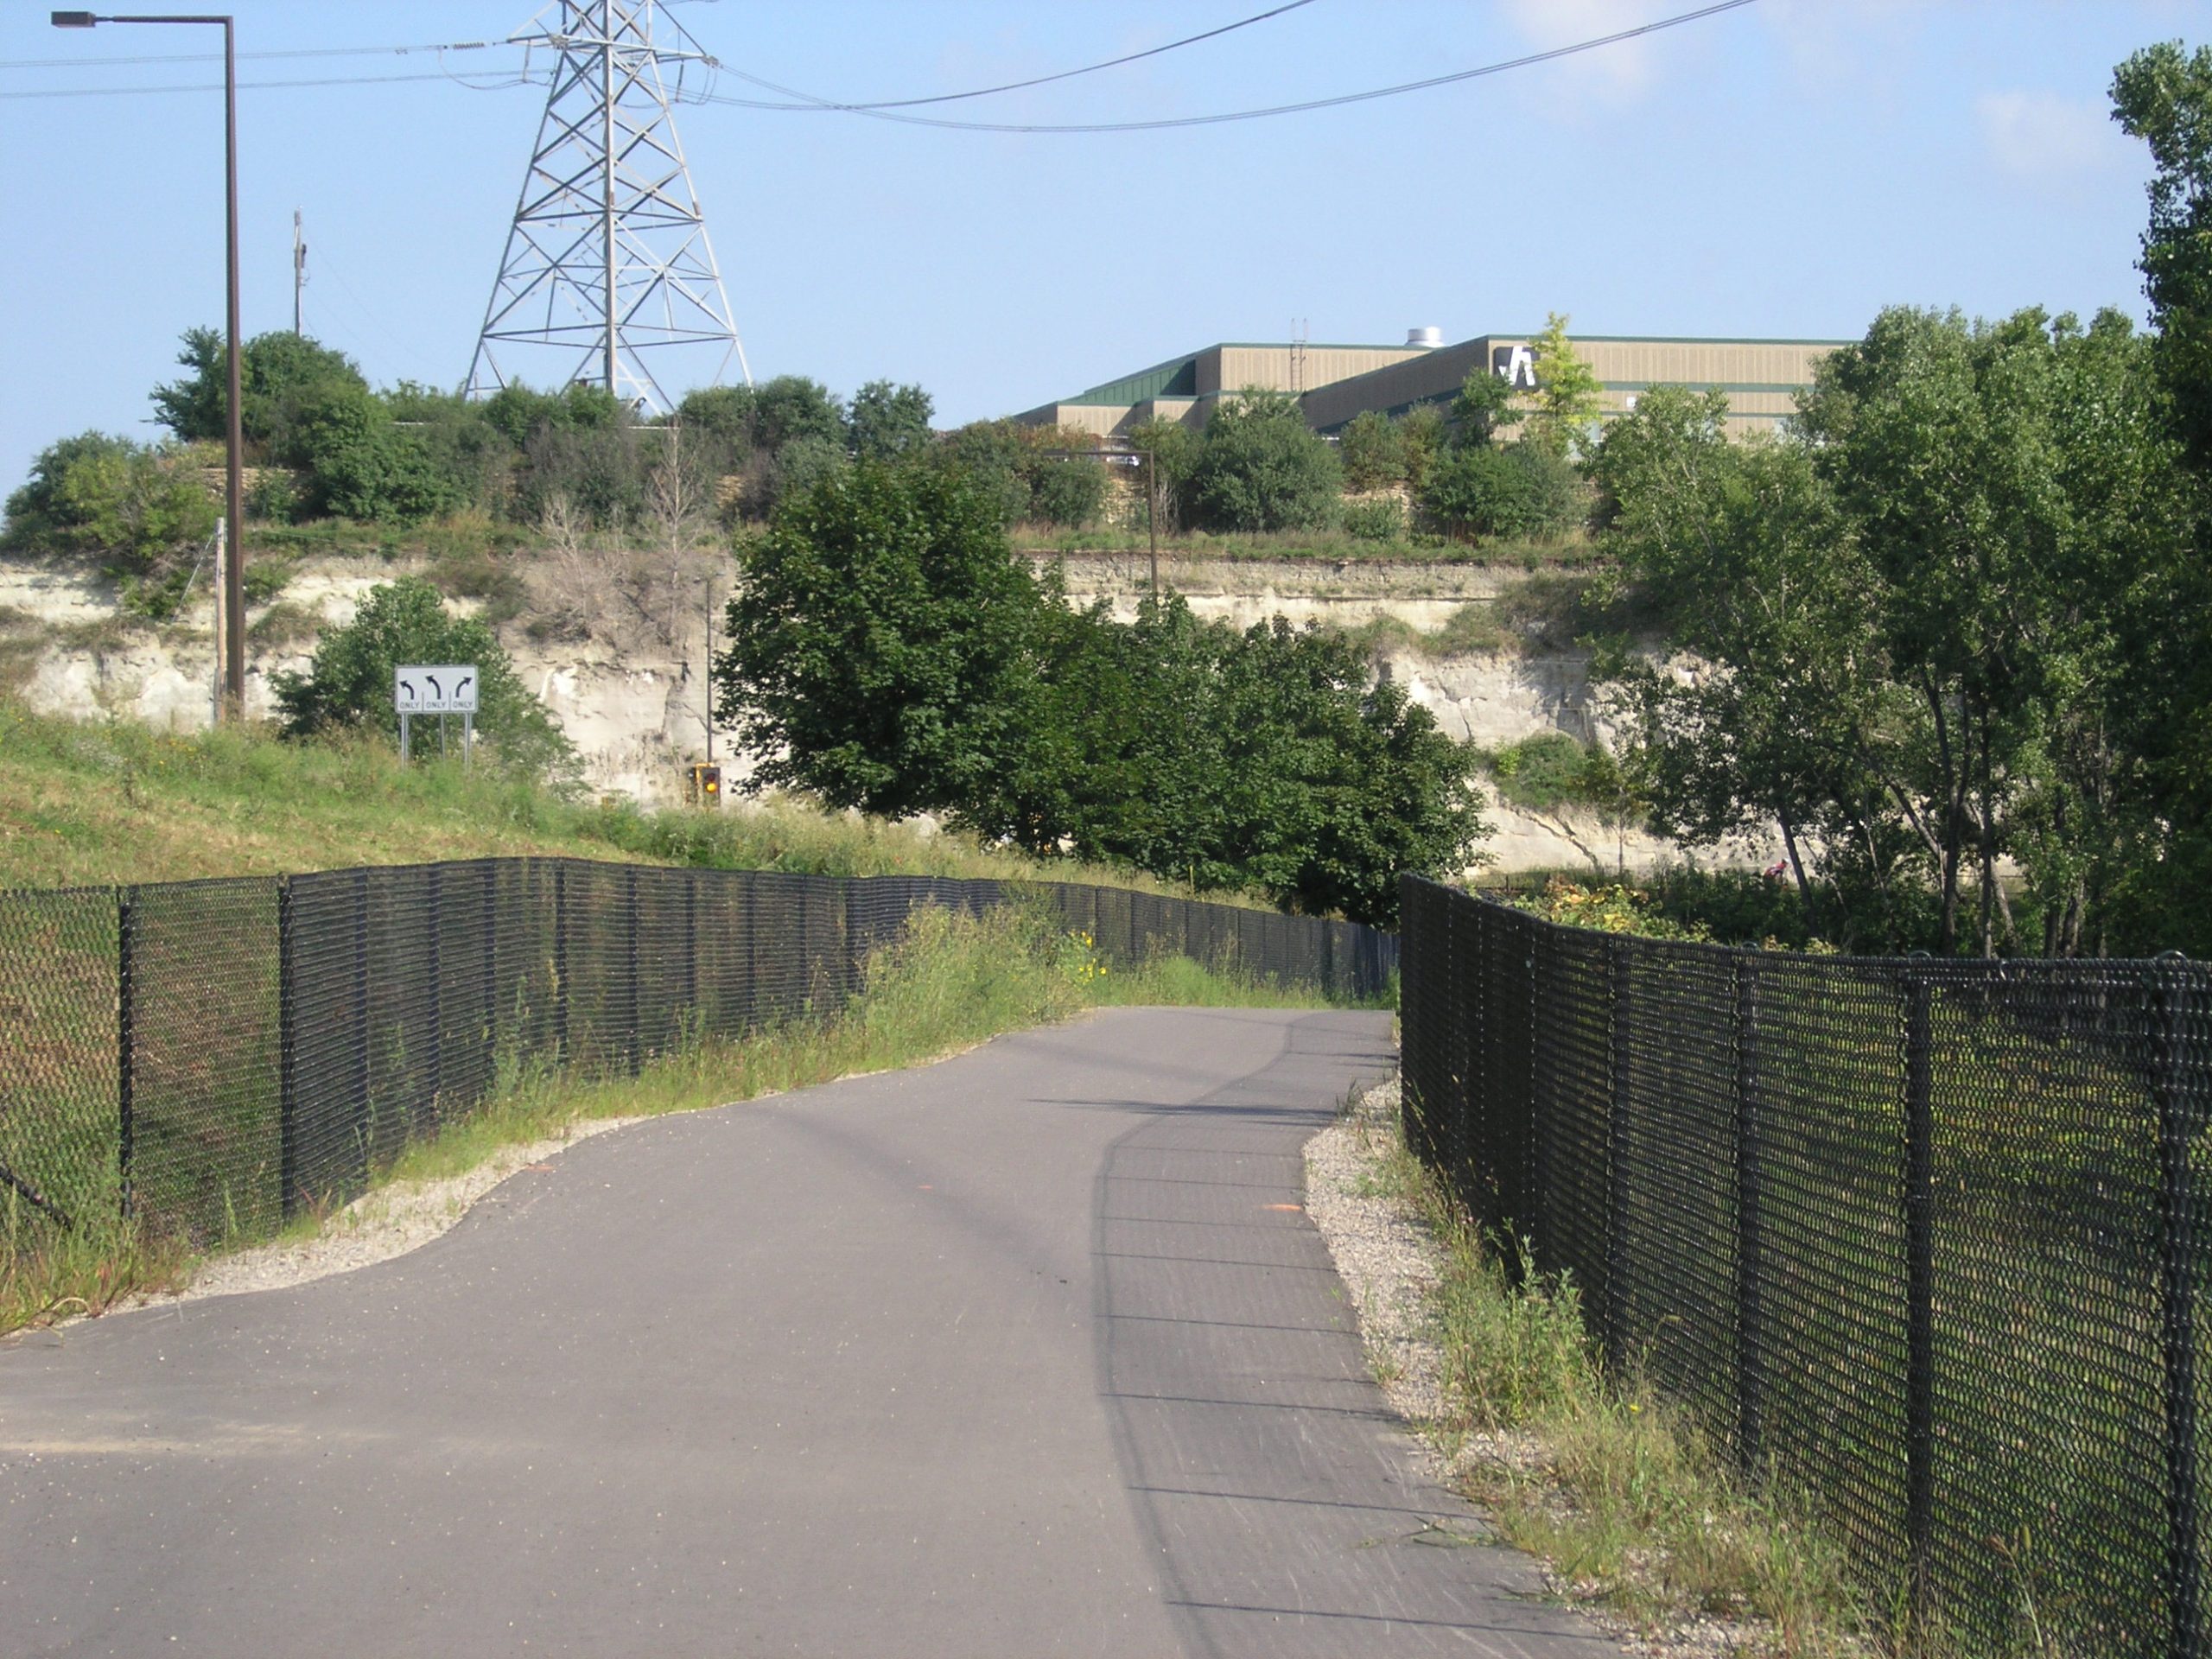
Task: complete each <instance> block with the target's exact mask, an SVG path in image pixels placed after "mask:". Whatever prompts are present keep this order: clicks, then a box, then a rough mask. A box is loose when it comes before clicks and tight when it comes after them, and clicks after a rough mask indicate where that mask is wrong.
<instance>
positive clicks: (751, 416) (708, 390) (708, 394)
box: [676, 386, 759, 463]
mask: <svg viewBox="0 0 2212 1659" xmlns="http://www.w3.org/2000/svg"><path fill="white" fill-rule="evenodd" d="M676 414H677V419H678V420H680V421H682V422H683V432H684V436H685V439H686V440H687V441H690V440H691V439H694V438H702V439H707V440H710V441H712V442H715V443H718V444H720V445H721V448H722V449H723V451H725V452H726V453H727V454H728V457H729V459H730V461H732V462H733V463H734V462H736V461H743V460H744V459H745V458H746V456H747V455H749V454H752V453H753V446H754V444H755V442H757V434H756V430H755V429H756V427H757V424H758V420H759V415H758V399H757V398H756V397H754V395H753V388H752V387H750V386H706V387H702V388H701V389H700V390H698V391H692V392H687V393H686V394H685V395H684V398H683V402H682V403H681V404H677V408H676Z"/></svg>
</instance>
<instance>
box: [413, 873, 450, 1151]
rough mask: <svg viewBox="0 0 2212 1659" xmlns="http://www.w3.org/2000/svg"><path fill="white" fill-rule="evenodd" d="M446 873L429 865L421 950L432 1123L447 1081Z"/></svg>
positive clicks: (428, 1114) (429, 1114) (427, 1114)
mask: <svg viewBox="0 0 2212 1659" xmlns="http://www.w3.org/2000/svg"><path fill="white" fill-rule="evenodd" d="M445 875H446V867H445V866H444V865H442V864H433V865H431V866H430V870H429V878H430V879H429V882H428V884H427V885H428V887H429V893H428V894H427V895H426V899H425V902H426V905H427V907H428V908H429V912H430V914H429V928H428V934H429V950H427V951H426V952H425V953H424V954H425V956H426V957H427V960H426V962H425V963H424V965H423V972H424V974H425V976H427V981H428V983H429V1003H430V1007H429V1021H428V1023H429V1045H430V1068H429V1070H430V1090H429V1111H428V1112H427V1113H425V1114H424V1116H426V1117H427V1118H428V1119H429V1122H432V1123H435V1122H437V1121H438V1096H440V1095H442V1094H443V1093H444V1092H445V1085H446V1039H445V1004H446V997H445V984H444V973H445V889H446V880H445ZM410 1128H411V1126H410Z"/></svg>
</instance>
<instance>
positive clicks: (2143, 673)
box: [1593, 308, 2212, 954]
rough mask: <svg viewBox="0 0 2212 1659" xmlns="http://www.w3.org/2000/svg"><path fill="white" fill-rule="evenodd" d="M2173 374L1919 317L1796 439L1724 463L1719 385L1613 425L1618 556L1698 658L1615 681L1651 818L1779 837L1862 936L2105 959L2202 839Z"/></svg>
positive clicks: (1627, 666) (2106, 343) (1727, 447)
mask: <svg viewBox="0 0 2212 1659" xmlns="http://www.w3.org/2000/svg"><path fill="white" fill-rule="evenodd" d="M2151 385H2152V352H2151V349H2150V348H2149V346H2148V345H2147V343H2146V342H2145V341H2143V340H2139V338H2137V337H2136V336H2135V335H2134V334H2133V330H2132V329H2131V328H2130V327H2129V325H2128V324H2127V322H2126V319H2125V318H2123V317H2120V316H2119V315H2115V314H2106V315H2101V316H2100V317H2099V318H2098V319H2096V320H2095V321H2094V322H2093V323H2092V324H2090V326H2089V327H2088V328H2086V329H2085V328H2083V327H2081V325H2080V324H2078V323H2077V322H2076V321H2075V320H2074V319H2072V318H2070V317H2061V318H2057V319H2056V320H2054V319H2050V318H2048V317H2046V316H2044V315H2043V314H2042V313H2041V312H2037V311H2026V312H2022V313H2020V314H2019V315H2016V316H2013V317H2011V318H2008V319H2005V321H2001V322H1997V323H1969V322H1968V321H1966V320H1965V319H1964V318H1962V317H1961V316H1960V315H1957V314H1956V313H1938V312H1923V311H1914V310H1910V309H1906V308H1897V309H1893V310H1890V311H1885V312H1884V313H1883V314H1882V315H1881V316H1880V317H1878V318H1877V319H1876V321H1875V323H1874V325H1873V327H1872V328H1870V329H1869V330H1868V332H1867V334H1866V338H1865V339H1864V340H1861V341H1859V342H1858V343H1857V344H1856V345H1853V346H1849V347H1847V348H1844V349H1843V350H1840V351H1839V352H1837V353H1834V355H1833V356H1832V357H1830V358H1829V359H1827V361H1826V362H1825V363H1824V364H1823V365H1822V366H1821V369H1820V371H1819V372H1818V375H1817V378H1816V381H1815V386H1814V388H1813V389H1812V391H1810V392H1809V393H1808V394H1807V396H1806V397H1804V398H1803V399H1802V414H1801V416H1800V419H1799V421H1798V423H1796V425H1795V427H1794V429H1792V430H1790V431H1789V432H1788V433H1785V434H1784V435H1782V436H1781V437H1780V438H1778V439H1777V440H1775V441H1771V442H1763V441H1755V442H1750V443H1732V442H1728V441H1727V440H1726V437H1725V435H1724V432H1723V428H1724V424H1725V416H1726V404H1725V399H1723V398H1722V397H1720V396H1719V394H1713V395H1710V396H1708V397H1706V398H1704V399H1702V400H1700V399H1699V398H1697V397H1694V395H1692V394H1688V393H1684V392H1674V391H1654V392H1652V393H1650V394H1648V395H1647V396H1646V397H1645V398H1644V400H1643V404H1642V405H1641V406H1640V407H1639V408H1638V409H1637V411H1636V412H1635V413H1634V414H1633V415H1632V416H1626V417H1624V418H1623V419H1622V420H1620V421H1618V422H1617V423H1615V424H1614V426H1613V427H1612V429H1611V430H1610V431H1609V432H1608V433H1607V435H1606V436H1605V440H1604V442H1602V443H1601V444H1600V446H1599V450H1598V452H1597V455H1596V457H1595V459H1594V461H1593V470H1594V472H1595V473H1596V474H1597V476H1598V479H1599V484H1600V486H1601V489H1602V491H1603V494H1604V498H1605V501H1606V504H1607V505H1606V510H1605V519H1606V524H1607V529H1606V531H1605V544H1606V545H1607V547H1608V548H1609V549H1611V550H1612V551H1613V552H1615V553H1616V555H1617V556H1618V557H1619V560H1620V563H1621V568H1622V570H1623V572H1624V576H1625V577H1626V579H1627V580H1629V581H1630V582H1634V583H1636V584H1637V585H1638V586H1639V587H1640V588H1641V589H1642V591H1643V594H1644V596H1645V598H1646V601H1647V602H1649V603H1651V604H1653V605H1656V606H1657V607H1661V609H1662V611H1663V613H1664V614H1665V616H1666V619H1667V620H1668V623H1669V628H1670V637H1671V638H1672V639H1674V640H1675V643H1676V644H1678V645H1680V646H1681V647H1682V648H1683V649H1685V650H1687V651H1689V652H1694V653H1695V654H1696V656H1697V657H1698V658H1702V659H1703V661H1704V663H1705V664H1707V670H1706V671H1705V672H1703V673H1701V674H1699V675H1693V676H1682V675H1676V674H1673V673H1669V672H1667V671H1663V670H1662V669H1661V668H1659V667H1657V666H1656V665H1654V664H1649V662H1641V663H1640V662H1639V661H1638V659H1637V657H1636V654H1635V653H1633V652H1626V651H1625V650H1616V651H1614V652H1612V653H1611V656H1610V658H1609V659H1608V661H1607V662H1606V663H1605V664H1602V665H1601V673H1602V674H1603V676H1604V677H1605V678H1607V679H1608V680H1609V681H1610V682H1611V684H1612V685H1613V687H1614V690H1615V693H1616V695H1617V696H1618V698H1619V699H1620V712H1621V714H1622V717H1623V718H1624V720H1625V721H1627V722H1628V723H1629V724H1630V727H1631V728H1632V729H1633V730H1634V732H1635V733H1636V734H1637V744H1636V745H1635V753H1634V756H1633V758H1634V759H1635V760H1636V761H1637V765H1638V766H1640V767H1641V768H1642V776H1641V777H1640V779H1639V782H1640V783H1641V784H1642V785H1643V791H1644V793H1645V795H1646V796H1647V798H1649V801H1650V802H1651V804H1652V814H1653V817H1654V819H1655V822H1656V823H1657V824H1658V826H1659V827H1660V828H1662V829H1666V830H1669V831H1670V832H1671V833H1674V834H1675V835H1676V836H1679V837H1681V838H1682V839H1684V840H1686V841H1689V842H1693V843H1694V842H1701V841H1711V840H1715V839H1719V838H1721V837H1723V836H1728V835H1732V834H1737V833H1744V832H1747V831H1748V830H1750V829H1752V828H1753V827H1755V826H1756V825H1758V824H1759V823H1776V822H1778V823H1780V824H1781V826H1782V829H1783V834H1784V836H1785V840H1786V842H1788V845H1789V853H1790V861H1791V863H1792V864H1793V866H1794V867H1795V868H1796V869H1797V871H1798V872H1799V873H1800V877H1801V880H1805V879H1806V878H1807V877H1808V875H1811V874H1817V875H1818V877H1819V878H1820V880H1821V882H1822V884H1824V886H1825V888H1826V891H1827V897H1828V899H1830V900H1832V902H1833V903H1834V906H1836V907H1837V910H1838V912H1839V913H1840V917H1841V918H1842V919H1841V924H1840V926H1838V927H1836V928H1834V929H1833V930H1832V932H1833V933H1834V934H1835V935H1839V936H1840V937H1842V938H1845V939H1846V940H1847V941H1850V942H1856V943H1859V944H1872V945H1874V946H1876V947H1893V946H1896V945H1899V944H1927V945H1930V946H1933V947H1934V948H1936V949H1938V950H1944V951H1947V952H1948V951H1954V950H1962V949H1963V950H1975V951H1980V952H1981V953H1984V954H1986V953H1989V952H1991V951H1993V950H1999V949H2020V948H2037V947H2039V948H2041V949H2043V950H2046V951H2048V952H2050V953H2052V954H2070V953H2073V952H2075V951H2078V950H2099V949H2103V948H2106V947H2107V945H2108V944H2110V943H2111V942H2112V941H2113V938H2114V937H2115V935H2114V933H2113V931H2112V930H2113V926H2114V918H2115V917H2116V916H2117V915H2118V914H2119V913H2120V912H2119V910H2118V909H2116V903H2117V900H2118V899H2120V897H2121V896H2123V895H2124V893H2125V891H2126V889H2127V888H2128V887H2129V885H2130V883H2131V881H2136V880H2139V873H2140V872H2143V871H2145V870H2146V869H2149V868H2158V866H2160V865H2161V864H2163V865H2164V870H2165V874H2164V875H2163V876H2162V877H2161V878H2160V880H2161V882H2162V884H2163V885H2164V886H2166V887H2172V886H2173V883H2172V881H2171V872H2172V871H2173V869H2174V868H2177V861H2184V860H2183V855H2184V854H2185V853H2186V851H2187V849H2188V848H2189V846H2190V844H2191V842H2192V836H2193V831H2192V829H2191V825H2192V824H2193V823H2195V822H2196V818H2195V817H2194V816H2193V811H2192V809H2191V808H2190V805H2189V804H2188V795H2187V791H2186V789H2183V790H2181V791H2179V792H2177V793H2164V792H2162V789H2161V787H2160V779H2161V776H2162V769H2163V768H2164V767H2165V766H2167V765H2168V764H2169V763H2171V766H2173V768H2174V771H2175V772H2176V773H2177V774H2178V775H2182V776H2186V775H2187V774H2188V773H2189V772H2190V771H2191V766H2190V762H2189V761H2187V760H2181V759H2180V758H2179V756H2178V755H2177V753H2175V751H2174V749H2173V747H2172V741H2173V737H2174V735H2175V734H2179V733H2180V732H2183V731H2185V730H2186V729H2188V728H2189V726H2190V719H2189V717H2188V716H2187V715H2185V714H2182V713H2180V712H2179V711H2180V710H2182V709H2184V708H2185V707H2186V706H2187V705H2188V702H2189V697H2190V693H2189V692H2188V690H2187V688H2188V687H2189V686H2190V684H2191V681H2190V674H2191V672H2192V670H2191V668H2190V666H2189V665H2188V664H2189V663H2190V662H2193V661H2195V660H2197V659H2201V657H2202V648H2201V645H2199V644H2198V643H2197V642H2199V641H2201V640H2202V637H2203V636H2202V630H2201V629H2200V628H2199V627H2198V626H2196V623H2194V622H2193V621H2192V620H2190V619H2191V618H2192V617H2195V616H2201V615H2202V614H2203V611H2202V582H2203V578H2202V574H2201V571H2200V570H2199V566H2200V564H2201V561H2198V560H2196V558H2195V557H2194V556H2193V555H2192V553H2191V552H2190V540H2191V537H2190V525H2191V512H2192V506H2191V504H2190V499H2189V496H2188V492H2187V488H2186V486H2185V485H2184V484H2183V483H2182V482H2181V481H2180V479H2179V469H2177V467H2176V466H2175V465H2174V464H2173V463H2174V459H2175V457H2174V454H2173V452H2172V450H2171V447H2170V441H2169V440H2168V439H2167V437H2166V436H2165V435H2164V433H2163V431H2162V430H2161V429H2160V428H2159V425H2158V419H2157V415H2156V407H2155V402H2154V400H2153V399H2152V397H2150V396H2149V395H2148V392H2149V390H2150V387H2151ZM2160 734H2166V735H2164V736H2163V737H2162V736H2161V735H2160ZM2183 741H2185V740H2183ZM2162 745H2164V746H2165V747H2164V748H2163V749H2162V747H2161V746H2162ZM2006 861H2012V863H2014V864H2015V865H2017V867H2018V868H2019V869H2020V870H2021V871H2022V872H2023V874H2024V876H2025V878H2026V886H2027V895H2028V898H2029V900H2030V904H2031V911H2030V914H2029V915H2028V916H2025V917H2023V916H2019V915H2016V913H2015V908H2014V905H2013V901H2012V894H2011V893H2009V892H2008V890H2007V884H2006V883H2005V880H2003V879H2001V877H2002V870H2003V867H2004V866H2005V862H2006ZM1808 867H1809V868H1808ZM1808 886H1809V883H1808ZM1807 898H1808V909H1810V908H1812V905H1811V899H1812V894H1811V893H1809V891H1808V894H1807ZM2173 908H2174V907H2173V906H2171V904H2170V905H2169V912H2170V913H2169V917H2168V920H2169V923H2170V925H2171V923H2172V911H2173ZM1923 918H1924V925H1925V928H1926V931H1924V932H1923V933H1920V934H1919V935H1918V936H1917V937H1915V936H1914V934H1913V931H1912V930H1913V929H1914V928H1916V926H1919V925H1923ZM2208 921H2212V915H2205V916H2202V917H2201V918H2200V920H2199V921H2198V922H2196V923H2191V924H2188V925H2185V926H2184V927H2183V928H2179V929H2176V930H2175V931H2173V932H2170V935H2169V937H2170V938H2171V937H2177V936H2179V937H2189V938H2195V937H2196V935H2195V933H2194V932H2191V931H2187V929H2188V928H2191V927H2194V926H2196V925H2202V923H2203V922H2208ZM2038 936H2039V937H2038Z"/></svg>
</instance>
